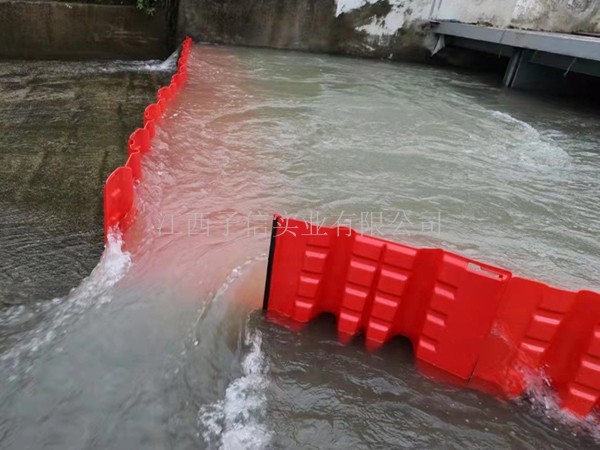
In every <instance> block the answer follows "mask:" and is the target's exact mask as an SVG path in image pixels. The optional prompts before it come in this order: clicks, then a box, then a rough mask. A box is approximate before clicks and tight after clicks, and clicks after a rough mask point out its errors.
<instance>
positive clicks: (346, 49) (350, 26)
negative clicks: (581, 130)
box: [178, 0, 600, 59]
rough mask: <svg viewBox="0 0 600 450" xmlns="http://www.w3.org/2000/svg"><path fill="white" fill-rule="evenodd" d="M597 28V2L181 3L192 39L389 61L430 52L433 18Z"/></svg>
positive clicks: (182, 21)
mask: <svg viewBox="0 0 600 450" xmlns="http://www.w3.org/2000/svg"><path fill="white" fill-rule="evenodd" d="M432 20H433V21H435V20H449V21H457V22H463V23H474V24H480V25H487V26H494V27H515V28H523V29H529V30H541V31H552V32H574V31H577V32H588V33H594V32H600V1H598V0H181V1H180V9H179V20H178V23H179V25H178V31H179V35H180V37H182V36H183V35H185V34H189V35H191V36H192V37H194V38H195V39H197V40H201V41H209V42H218V43H225V44H239V45H258V46H267V47H275V48H289V49H299V50H311V51H328V52H338V53H345V54H354V55H361V56H374V57H390V58H394V59H402V58H407V57H408V58H410V57H427V56H428V54H429V50H432V48H433V46H434V45H435V41H434V40H433V39H431V34H430V33H429V32H428V31H429V23H430V21H432Z"/></svg>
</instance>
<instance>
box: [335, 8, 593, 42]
mask: <svg viewBox="0 0 600 450" xmlns="http://www.w3.org/2000/svg"><path fill="white" fill-rule="evenodd" d="M336 1H337V15H340V14H342V13H344V12H348V11H351V10H353V9H356V8H360V7H361V6H363V5H365V4H368V3H375V2H376V0H336ZM389 2H390V4H391V5H392V11H391V12H390V14H389V15H388V16H387V17H386V18H385V19H384V20H380V21H377V20H374V21H373V22H372V23H371V24H369V25H367V26H363V27H361V30H364V31H367V32H368V33H369V34H370V35H372V36H374V37H375V36H389V35H392V34H394V33H395V32H396V31H397V30H398V29H400V28H403V27H404V26H405V25H407V24H409V23H411V22H414V21H418V20H457V21H459V22H464V23H479V24H482V25H483V24H485V25H491V26H495V27H508V26H512V27H515V28H523V29H529V30H543V31H556V32H572V31H588V32H600V0H389Z"/></svg>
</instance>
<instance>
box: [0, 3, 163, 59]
mask: <svg viewBox="0 0 600 450" xmlns="http://www.w3.org/2000/svg"><path fill="white" fill-rule="evenodd" d="M167 34H168V27H167V23H166V20H165V14H164V13H163V12H162V11H157V13H156V14H155V15H154V16H152V17H150V16H148V15H146V14H144V13H143V12H141V11H139V10H137V9H136V7H135V6H133V5H107V4H92V3H68V2H54V1H23V0H14V1H0V58H2V59H72V60H76V59H162V58H165V57H166V56H168V54H169V48H168V45H167Z"/></svg>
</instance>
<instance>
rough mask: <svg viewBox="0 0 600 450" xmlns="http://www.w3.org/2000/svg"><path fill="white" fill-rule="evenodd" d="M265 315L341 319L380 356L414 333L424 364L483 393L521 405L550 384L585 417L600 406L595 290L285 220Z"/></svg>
mask: <svg viewBox="0 0 600 450" xmlns="http://www.w3.org/2000/svg"><path fill="white" fill-rule="evenodd" d="M263 308H264V309H265V310H266V311H267V312H268V313H269V315H271V316H272V317H275V318H277V317H280V318H281V316H283V318H285V322H287V323H290V322H289V320H290V319H291V321H292V324H293V323H294V322H295V323H306V322H309V321H311V320H312V319H314V318H315V317H317V316H318V315H319V314H321V313H324V312H327V313H333V314H334V315H335V316H336V317H337V328H338V332H339V335H340V338H341V340H342V341H345V342H347V341H348V340H349V339H350V338H351V337H353V336H355V335H357V334H358V333H360V332H364V334H365V339H366V344H367V347H368V348H370V349H375V348H378V347H380V346H381V345H382V344H384V343H385V342H387V341H388V340H390V339H391V338H392V337H394V336H397V335H402V336H405V337H408V338H409V339H410V340H411V342H412V344H413V348H414V352H415V356H416V359H417V361H418V362H419V363H421V364H422V365H424V366H427V367H430V368H435V369H436V370H437V371H441V372H443V373H444V374H447V375H449V376H450V377H452V378H453V379H456V380H458V381H460V382H461V383H462V384H466V385H468V386H471V387H474V388H479V389H482V390H486V391H491V392H494V393H496V394H499V395H503V396H508V397H516V396H520V395H522V394H523V393H524V392H525V391H526V390H527V387H528V380H529V379H531V378H532V377H537V378H538V379H539V377H540V376H542V377H545V378H546V379H547V380H548V381H549V383H550V384H551V386H552V387H553V389H554V390H555V391H556V392H557V394H558V396H559V398H560V401H561V407H562V408H563V409H565V410H567V411H570V412H571V413H573V414H575V415H577V416H582V417H583V416H586V415H588V414H590V413H591V412H592V411H593V410H594V408H595V407H597V406H599V403H600V294H598V293H595V292H591V291H579V292H571V291H566V290H562V289H557V288H554V287H550V286H548V285H546V284H543V283H541V282H538V281H533V280H528V279H524V278H520V277H516V276H513V275H512V273H511V272H509V271H508V270H506V269H501V268H498V267H494V266H490V265H488V264H484V263H481V262H479V261H475V260H472V259H469V258H465V257H463V256H461V255H457V254H454V253H451V252H448V251H445V250H441V249H433V248H431V249H430V248H422V249H420V248H413V247H409V246H407V245H403V244H400V243H396V242H391V241H386V240H383V239H380V238H376V237H371V236H365V235H361V234H359V233H358V232H357V231H355V230H353V229H350V228H346V227H337V228H331V227H324V226H317V225H313V224H310V223H308V222H305V221H302V220H295V219H289V218H283V217H280V216H275V218H274V221H273V231H272V238H271V250H270V254H269V268H268V272H267V285H266V289H265V299H264V305H263Z"/></svg>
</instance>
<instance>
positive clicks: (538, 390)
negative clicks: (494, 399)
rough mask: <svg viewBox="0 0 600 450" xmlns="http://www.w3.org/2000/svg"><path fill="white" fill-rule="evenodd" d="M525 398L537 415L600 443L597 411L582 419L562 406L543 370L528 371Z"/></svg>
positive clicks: (599, 420) (599, 422)
mask: <svg viewBox="0 0 600 450" xmlns="http://www.w3.org/2000/svg"><path fill="white" fill-rule="evenodd" d="M525 381H526V383H527V387H526V390H525V398H527V400H528V401H529V402H530V405H531V410H532V412H533V413H534V414H535V415H538V416H543V417H546V418H547V419H549V420H550V421H551V422H554V423H556V424H561V425H564V426H566V427H567V428H568V429H569V430H570V431H571V432H572V433H573V434H574V435H577V434H587V435H589V436H591V437H592V438H593V439H594V440H595V441H596V442H598V443H599V444H600V417H598V415H597V414H596V413H592V414H590V415H588V416H587V417H586V418H584V419H582V418H581V417H577V416H575V415H573V414H571V413H570V412H568V411H565V410H563V409H561V408H560V402H559V398H558V395H557V394H556V392H555V391H554V389H552V386H551V383H550V380H549V379H548V377H547V376H546V374H545V373H544V372H543V371H541V370H540V371H526V372H525Z"/></svg>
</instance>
